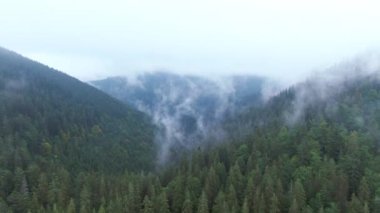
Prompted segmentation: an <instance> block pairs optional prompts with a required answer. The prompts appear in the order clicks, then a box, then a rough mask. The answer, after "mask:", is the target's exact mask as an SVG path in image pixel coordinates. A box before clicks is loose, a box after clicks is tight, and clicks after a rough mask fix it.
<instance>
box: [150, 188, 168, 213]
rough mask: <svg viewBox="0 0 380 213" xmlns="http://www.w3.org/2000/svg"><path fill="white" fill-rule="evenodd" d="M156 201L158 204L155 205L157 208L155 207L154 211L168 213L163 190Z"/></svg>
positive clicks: (166, 199) (166, 200)
mask: <svg viewBox="0 0 380 213" xmlns="http://www.w3.org/2000/svg"><path fill="white" fill-rule="evenodd" d="M158 201H159V202H158V203H157V204H159V206H155V207H154V209H157V210H158V212H160V213H161V212H162V213H170V210H169V204H168V198H167V196H166V192H165V190H163V191H162V192H161V194H160V195H159V197H158Z"/></svg>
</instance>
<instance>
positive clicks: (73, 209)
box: [66, 198, 76, 213]
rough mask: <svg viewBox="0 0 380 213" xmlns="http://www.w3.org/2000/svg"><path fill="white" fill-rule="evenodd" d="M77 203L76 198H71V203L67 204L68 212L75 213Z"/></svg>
mask: <svg viewBox="0 0 380 213" xmlns="http://www.w3.org/2000/svg"><path fill="white" fill-rule="evenodd" d="M75 212H76V210H75V203H74V200H73V199H72V198H71V199H70V201H69V205H68V206H67V210H66V213H75Z"/></svg>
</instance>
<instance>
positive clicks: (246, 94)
mask: <svg viewBox="0 0 380 213" xmlns="http://www.w3.org/2000/svg"><path fill="white" fill-rule="evenodd" d="M265 81H266V79H265V78H262V77H257V76H253V75H246V76H245V75H242V76H225V77H220V78H217V77H215V78H214V79H210V78H206V77H201V76H192V75H179V74H173V73H167V72H153V73H143V74H140V75H137V76H135V78H131V77H113V78H106V79H103V80H98V81H92V82H91V84H92V85H94V86H95V87H97V88H99V89H101V90H102V91H104V92H106V93H108V94H109V95H111V96H113V97H115V98H117V99H119V100H121V101H123V102H125V103H127V104H129V105H131V106H133V107H135V108H136V109H139V110H141V111H142V112H145V113H146V114H148V115H149V116H150V117H152V120H153V122H154V124H156V125H157V126H158V127H159V131H158V132H157V134H156V141H157V143H158V144H159V145H160V147H161V150H160V152H159V154H158V158H159V160H160V162H161V164H166V163H168V162H170V161H171V160H173V159H177V157H175V156H178V155H182V154H183V152H184V151H185V152H186V151H188V150H190V151H191V150H193V149H194V148H196V147H198V146H203V145H204V144H205V143H206V142H209V143H213V142H214V141H215V140H218V141H219V140H222V139H224V137H225V135H226V133H225V132H224V130H223V128H222V127H223V123H224V120H226V119H227V118H228V117H234V116H235V114H236V113H238V112H240V111H242V110H244V109H246V108H248V107H250V106H252V105H260V104H261V103H262V98H261V93H262V88H263V86H264V84H265Z"/></svg>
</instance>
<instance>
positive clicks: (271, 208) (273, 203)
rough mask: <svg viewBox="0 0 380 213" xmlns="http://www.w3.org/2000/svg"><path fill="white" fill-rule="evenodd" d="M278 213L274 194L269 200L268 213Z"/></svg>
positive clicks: (278, 209) (277, 204)
mask: <svg viewBox="0 0 380 213" xmlns="http://www.w3.org/2000/svg"><path fill="white" fill-rule="evenodd" d="M279 212H281V211H280V208H279V202H278V199H277V196H276V194H273V195H272V197H271V199H270V205H269V213H279Z"/></svg>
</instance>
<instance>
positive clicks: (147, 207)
mask: <svg viewBox="0 0 380 213" xmlns="http://www.w3.org/2000/svg"><path fill="white" fill-rule="evenodd" d="M143 213H154V210H153V204H152V202H151V201H150V199H149V197H148V196H145V197H144V201H143Z"/></svg>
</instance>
